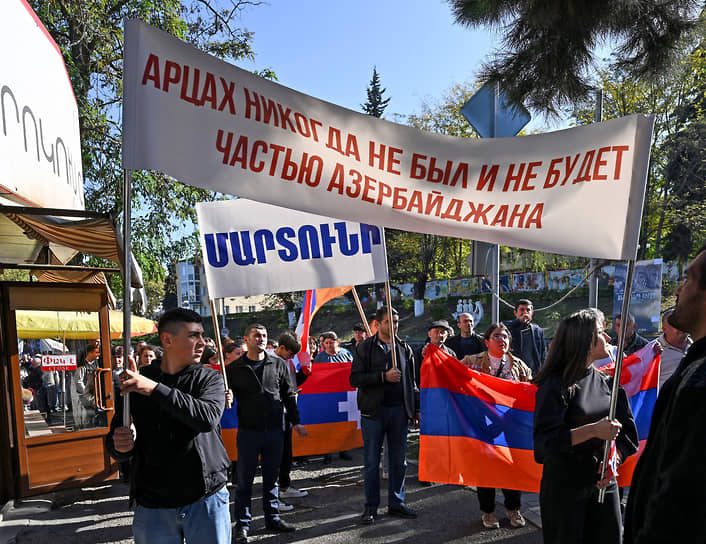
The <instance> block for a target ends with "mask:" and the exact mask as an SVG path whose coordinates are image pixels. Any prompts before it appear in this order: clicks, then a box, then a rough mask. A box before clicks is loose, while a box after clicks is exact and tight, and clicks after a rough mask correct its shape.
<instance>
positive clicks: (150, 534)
mask: <svg viewBox="0 0 706 544" xmlns="http://www.w3.org/2000/svg"><path fill="white" fill-rule="evenodd" d="M158 331H159V339H160V341H161V342H162V346H163V348H164V356H163V357H162V361H161V364H160V366H157V365H149V366H145V367H143V368H142V369H141V370H140V372H141V373H138V372H133V371H132V370H130V369H127V368H126V370H124V371H123V373H122V374H121V376H120V380H121V386H120V393H121V395H127V394H129V393H131V394H130V412H131V414H132V422H133V426H134V430H135V432H136V436H137V437H136V438H135V432H133V429H131V428H130V427H123V426H122V417H121V415H122V414H121V412H122V410H120V408H119V404H121V403H118V405H116V416H115V417H114V418H113V420H112V422H111V430H110V433H109V434H108V437H107V445H108V449H109V451H110V453H111V455H112V456H113V457H114V458H115V459H117V460H118V461H124V460H128V459H129V460H131V461H132V463H133V464H132V469H131V486H130V487H131V489H130V495H131V498H132V499H134V500H135V501H136V502H137V508H136V509H135V516H134V519H133V533H134V536H135V542H136V543H137V544H141V543H151V542H157V541H158V540H159V539H165V538H170V539H171V540H170V542H181V541H182V539H186V542H187V543H188V542H215V543H218V544H229V543H230V541H231V529H230V512H229V509H228V500H229V493H228V489H227V488H226V480H227V477H228V465H229V464H230V461H229V459H228V454H227V453H226V450H225V447H224V446H223V441H222V440H221V429H220V420H221V415H222V413H223V405H224V400H225V398H224V391H225V387H224V385H223V378H222V377H221V375H220V374H219V373H218V372H216V371H215V370H211V369H207V368H204V367H203V366H201V365H200V364H198V363H199V360H200V358H201V354H202V352H203V348H204V341H203V326H202V324H201V317H200V316H199V315H198V314H197V313H195V312H192V311H191V310H185V309H183V308H176V309H173V310H168V311H167V312H165V313H164V314H163V315H162V317H161V318H160V320H159V324H158Z"/></svg>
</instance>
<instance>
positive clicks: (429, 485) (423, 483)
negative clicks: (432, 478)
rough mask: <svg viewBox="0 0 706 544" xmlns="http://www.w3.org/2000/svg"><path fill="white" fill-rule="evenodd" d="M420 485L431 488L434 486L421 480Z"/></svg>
mask: <svg viewBox="0 0 706 544" xmlns="http://www.w3.org/2000/svg"><path fill="white" fill-rule="evenodd" d="M419 485H421V486H422V487H431V486H432V485H434V484H432V483H431V482H425V481H423V480H419Z"/></svg>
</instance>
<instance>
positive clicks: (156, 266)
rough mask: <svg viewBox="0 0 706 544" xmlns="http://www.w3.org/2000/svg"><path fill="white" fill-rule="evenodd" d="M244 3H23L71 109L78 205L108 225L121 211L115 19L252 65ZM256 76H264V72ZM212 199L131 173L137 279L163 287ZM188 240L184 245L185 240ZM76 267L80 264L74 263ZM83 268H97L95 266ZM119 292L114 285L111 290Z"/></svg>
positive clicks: (119, 25) (118, 24) (119, 32)
mask: <svg viewBox="0 0 706 544" xmlns="http://www.w3.org/2000/svg"><path fill="white" fill-rule="evenodd" d="M259 3H260V2H256V1H251V0H222V1H216V0H184V1H182V2H180V1H178V0H162V1H160V2H154V1H151V0H83V1H81V2H75V1H72V0H30V4H31V6H32V8H33V9H34V10H35V12H36V13H37V15H38V16H39V18H40V19H41V20H42V22H43V23H44V25H45V26H46V28H47V30H48V31H49V33H50V34H51V36H52V37H53V38H54V40H55V41H56V43H57V44H58V45H59V47H60V49H61V51H62V53H63V55H64V61H65V63H66V66H67V69H68V72H69V77H70V79H71V82H72V85H73V88H74V94H75V95H76V100H77V102H78V109H79V127H80V134H81V150H82V156H83V171H84V175H85V182H84V189H85V195H86V205H87V207H88V208H89V209H93V210H98V211H102V212H108V213H110V214H111V216H112V217H114V218H115V219H116V220H117V219H118V218H120V217H121V214H122V209H123V196H122V187H123V173H122V168H121V163H120V152H121V140H122V136H121V119H120V104H121V101H122V66H123V64H122V62H123V20H124V18H139V19H142V20H144V21H146V22H147V23H149V24H151V25H153V26H155V27H157V28H160V29H162V30H164V31H166V32H169V33H170V34H173V35H175V36H177V37H179V38H181V39H183V40H185V41H187V42H189V43H192V44H193V45H195V46H196V47H199V48H200V49H202V50H204V51H206V52H208V53H211V54H214V55H217V56H219V57H221V58H227V59H230V60H238V59H252V58H253V55H254V53H253V50H252V37H253V36H252V33H250V32H248V31H246V30H244V29H242V28H241V27H240V26H239V25H238V21H239V17H240V14H241V13H242V12H243V10H244V9H246V8H247V7H249V6H254V5H258V4H259ZM263 75H266V76H270V77H272V76H273V74H272V72H271V71H270V70H267V71H265V72H264V73H263ZM216 196H217V195H215V194H213V193H211V192H210V191H205V190H202V189H196V188H194V187H189V186H187V185H183V184H181V183H179V182H177V181H176V180H174V179H171V178H169V177H168V176H166V175H164V174H162V173H159V172H144V171H143V172H135V173H134V176H133V185H132V207H133V210H135V212H134V216H135V217H134V219H133V224H132V241H133V251H134V253H135V255H136V258H137V259H138V261H139V262H140V265H141V267H142V269H143V272H144V276H145V279H148V278H150V279H154V280H156V281H163V279H164V276H165V273H166V270H165V264H166V263H168V262H170V261H172V260H177V259H180V258H185V257H190V256H191V255H193V253H192V254H191V255H189V254H188V253H187V254H186V255H185V254H182V253H181V252H184V251H185V250H190V249H192V248H194V247H197V244H196V243H195V239H194V236H193V235H189V234H187V231H185V230H184V227H185V226H190V225H193V224H194V223H195V222H196V215H195V211H194V205H195V203H196V202H199V201H204V200H213V199H214V198H216ZM189 236H191V240H188V239H187V238H188V237H189ZM79 260H81V258H80V257H79ZM84 262H87V263H88V264H92V265H99V266H100V265H101V264H102V263H101V262H100V261H97V260H96V259H87V260H86V261H84ZM111 287H112V288H113V289H114V291H115V292H116V294H120V293H121V292H122V287H121V284H120V282H119V278H116V280H115V281H114V282H113V283H112V284H111Z"/></svg>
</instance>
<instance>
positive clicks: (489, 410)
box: [419, 342, 659, 492]
mask: <svg viewBox="0 0 706 544" xmlns="http://www.w3.org/2000/svg"><path fill="white" fill-rule="evenodd" d="M603 369H604V370H610V369H609V368H607V367H603ZM658 379H659V355H655V352H654V342H653V343H650V344H648V346H646V347H645V348H643V349H642V350H640V351H638V352H636V353H635V354H633V355H631V356H629V357H626V358H625V359H624V360H623V370H622V373H621V385H622V386H623V387H624V388H625V391H626V393H627V394H628V397H629V399H630V403H631V407H632V410H633V415H634V418H635V423H636V424H637V429H638V434H639V438H640V452H641V451H642V449H644V445H645V442H646V439H647V433H648V431H649V427H650V420H651V417H652V411H653V410H654V405H655V401H656V398H657V383H658ZM536 390H537V388H536V386H534V385H531V384H527V383H520V382H511V381H508V380H502V379H500V378H496V377H494V376H489V375H487V374H481V373H480V372H477V371H475V370H471V369H469V368H467V367H466V366H465V365H463V364H462V363H460V362H459V361H458V360H456V359H455V358H453V357H451V356H449V355H448V354H447V353H445V352H444V351H442V350H440V349H438V348H436V347H435V346H430V347H429V349H427V353H426V357H425V358H424V363H423V364H422V368H421V429H420V433H419V434H420V439H419V478H420V479H421V480H426V481H431V482H443V483H451V484H462V485H475V486H481V487H499V488H506V489H518V490H523V491H532V492H537V491H539V482H540V480H541V477H542V466H541V465H539V464H537V463H536V462H535V461H534V444H533V439H532V426H533V417H534V403H535V393H536ZM638 457H639V453H638V455H633V456H630V457H629V458H628V459H627V460H626V462H625V463H624V464H623V465H621V467H620V469H619V472H620V476H619V482H620V485H621V486H625V485H630V480H631V479H632V473H633V470H634V467H635V463H636V462H637V459H638Z"/></svg>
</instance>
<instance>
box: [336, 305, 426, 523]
mask: <svg viewBox="0 0 706 544" xmlns="http://www.w3.org/2000/svg"><path fill="white" fill-rule="evenodd" d="M389 304H390V297H389V291H388V307H387V308H386V307H384V306H383V307H381V308H379V309H378V311H377V312H376V314H375V319H376V320H377V321H378V322H379V324H380V327H379V329H378V332H377V334H375V335H374V336H371V337H369V338H366V339H365V340H364V341H363V342H361V343H360V344H359V345H357V346H356V349H355V353H354V357H353V364H352V365H351V376H350V384H351V386H353V387H357V388H358V408H359V409H360V415H361V420H360V425H361V428H362V431H363V453H364V457H365V464H364V469H363V476H364V479H365V509H364V511H363V514H362V516H361V518H360V522H361V523H363V524H366V525H367V524H371V523H373V522H374V521H375V519H377V517H378V506H379V504H380V473H379V470H378V467H379V465H380V450H381V448H382V443H383V440H384V439H385V438H387V445H388V453H389V479H388V514H389V515H391V516H397V517H402V518H416V517H417V513H416V512H415V511H414V510H412V509H411V508H408V507H407V506H406V505H405V503H404V499H405V472H406V469H407V460H406V454H407V429H408V425H409V422H410V421H413V420H416V419H417V412H416V409H417V408H416V407H417V406H419V390H418V389H417V387H416V385H415V382H414V376H415V372H414V355H413V354H412V349H411V348H410V347H409V346H408V345H407V344H406V343H405V342H403V341H402V340H400V339H399V338H395V336H396V334H397V327H398V324H399V317H398V315H397V311H396V310H394V309H393V308H391V307H390V306H389ZM390 316H392V319H390ZM395 339H396V342H395ZM393 350H394V351H395V353H394V355H395V356H396V357H395V358H396V359H397V361H396V363H395V362H394V361H393V357H392V355H393V353H392V352H393Z"/></svg>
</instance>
